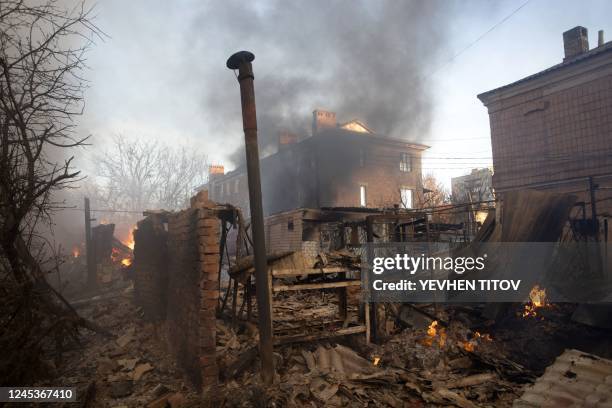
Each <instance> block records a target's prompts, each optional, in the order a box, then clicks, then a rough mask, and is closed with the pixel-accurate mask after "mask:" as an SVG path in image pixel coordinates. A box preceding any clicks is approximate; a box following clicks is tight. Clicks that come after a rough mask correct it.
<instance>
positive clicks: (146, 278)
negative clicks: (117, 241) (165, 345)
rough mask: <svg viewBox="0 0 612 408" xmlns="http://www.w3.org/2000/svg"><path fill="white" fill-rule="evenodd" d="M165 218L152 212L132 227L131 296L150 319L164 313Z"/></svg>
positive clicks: (159, 316)
mask: <svg viewBox="0 0 612 408" xmlns="http://www.w3.org/2000/svg"><path fill="white" fill-rule="evenodd" d="M166 225H167V224H165V223H164V220H163V218H162V217H161V216H159V215H151V216H149V217H147V218H145V219H144V220H142V221H140V222H139V223H138V228H137V229H136V230H135V231H134V264H133V270H134V296H135V299H136V303H137V304H138V306H140V307H141V308H142V310H143V313H144V319H145V320H147V321H149V322H159V321H162V320H164V319H165V317H166V302H167V293H166V291H167V285H168V271H167V252H168V249H167V240H168V233H167V232H166Z"/></svg>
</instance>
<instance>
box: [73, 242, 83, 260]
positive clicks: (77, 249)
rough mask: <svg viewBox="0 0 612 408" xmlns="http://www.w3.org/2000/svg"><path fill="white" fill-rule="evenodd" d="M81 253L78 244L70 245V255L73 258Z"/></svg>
mask: <svg viewBox="0 0 612 408" xmlns="http://www.w3.org/2000/svg"><path fill="white" fill-rule="evenodd" d="M80 255H81V248H79V247H78V246H76V245H75V246H73V247H72V257H73V258H78V257H79V256H80Z"/></svg>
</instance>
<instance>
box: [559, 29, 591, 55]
mask: <svg viewBox="0 0 612 408" xmlns="http://www.w3.org/2000/svg"><path fill="white" fill-rule="evenodd" d="M563 49H564V51H565V58H563V61H567V60H570V59H572V58H575V57H577V56H578V55H580V54H584V53H585V52H587V51H588V50H589V33H588V30H587V29H586V28H584V27H582V26H577V27H574V28H572V29H571V30H567V31H566V32H564V33H563Z"/></svg>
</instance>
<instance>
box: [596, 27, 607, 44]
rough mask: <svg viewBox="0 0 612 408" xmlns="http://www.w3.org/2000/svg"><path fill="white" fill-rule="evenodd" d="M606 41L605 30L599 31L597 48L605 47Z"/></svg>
mask: <svg viewBox="0 0 612 408" xmlns="http://www.w3.org/2000/svg"><path fill="white" fill-rule="evenodd" d="M604 43H605V41H604V33H603V30H599V31H598V32H597V46H598V47H601V46H602V45H604Z"/></svg>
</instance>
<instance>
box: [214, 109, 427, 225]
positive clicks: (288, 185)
mask: <svg viewBox="0 0 612 408" xmlns="http://www.w3.org/2000/svg"><path fill="white" fill-rule="evenodd" d="M427 148H428V146H425V145H422V144H418V143H412V142H409V141H406V140H399V139H394V138H389V137H385V136H382V135H378V134H376V133H375V132H373V131H372V130H371V129H369V128H368V127H367V126H366V125H365V124H364V123H362V122H360V121H358V120H352V121H349V122H346V123H338V122H337V120H336V114H335V113H334V112H327V111H323V110H315V111H314V112H313V123H312V135H311V136H309V137H304V138H300V137H299V136H298V135H296V134H293V133H291V132H288V131H282V132H280V133H279V137H278V150H277V152H276V153H274V154H271V155H269V156H267V157H265V158H262V159H261V177H262V190H263V191H262V193H263V199H264V212H265V214H266V215H270V214H274V213H278V212H282V211H287V210H291V209H297V208H321V207H384V206H392V205H396V204H400V205H401V206H403V207H405V208H413V207H414V206H416V203H417V201H418V197H422V191H423V187H422V184H421V154H422V152H423V151H424V150H426V149H427ZM204 189H207V190H208V191H209V197H210V198H211V199H212V200H214V201H217V202H224V203H230V204H233V205H236V206H238V207H240V208H241V209H242V210H243V211H245V212H246V213H247V214H248V208H249V207H248V185H247V173H246V168H245V167H244V166H242V167H239V168H237V169H236V170H233V171H231V172H228V173H224V172H223V168H222V167H220V166H214V167H212V168H211V174H210V180H209V183H208V184H207V185H206V186H204Z"/></svg>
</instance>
